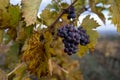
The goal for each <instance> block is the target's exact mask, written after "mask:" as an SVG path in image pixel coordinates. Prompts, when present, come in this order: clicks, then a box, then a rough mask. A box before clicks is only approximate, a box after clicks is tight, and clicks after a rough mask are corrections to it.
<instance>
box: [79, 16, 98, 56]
mask: <svg viewBox="0 0 120 80" xmlns="http://www.w3.org/2000/svg"><path fill="white" fill-rule="evenodd" d="M81 26H82V27H83V28H84V29H85V30H86V31H87V34H88V35H89V39H90V43H89V44H88V45H86V46H79V51H78V55H80V56H83V55H84V54H85V53H86V52H88V51H89V50H93V49H94V47H95V45H96V43H97V39H98V33H97V31H95V30H92V29H94V28H96V27H98V26H99V25H98V23H97V22H96V21H94V20H93V19H90V16H87V17H86V18H85V19H84V20H83V22H82V24H81Z"/></svg>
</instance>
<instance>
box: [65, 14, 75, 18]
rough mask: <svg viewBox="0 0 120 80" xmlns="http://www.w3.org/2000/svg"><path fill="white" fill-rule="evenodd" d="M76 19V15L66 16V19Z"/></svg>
mask: <svg viewBox="0 0 120 80" xmlns="http://www.w3.org/2000/svg"><path fill="white" fill-rule="evenodd" d="M75 17H76V14H75V13H72V14H68V16H67V19H71V18H72V19H74V18H75Z"/></svg>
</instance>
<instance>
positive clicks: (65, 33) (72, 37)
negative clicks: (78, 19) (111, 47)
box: [57, 24, 90, 55]
mask: <svg viewBox="0 0 120 80" xmlns="http://www.w3.org/2000/svg"><path fill="white" fill-rule="evenodd" d="M57 35H58V36H60V37H61V38H63V40H62V41H63V43H64V47H65V48H64V52H66V53H67V54H68V55H72V54H75V53H76V52H77V50H78V47H77V46H78V44H80V45H82V46H86V45H87V44H88V43H90V40H89V36H88V35H87V34H86V30H84V29H83V28H82V27H79V28H75V27H74V26H73V25H68V24H67V25H65V26H63V27H60V28H58V32H57Z"/></svg>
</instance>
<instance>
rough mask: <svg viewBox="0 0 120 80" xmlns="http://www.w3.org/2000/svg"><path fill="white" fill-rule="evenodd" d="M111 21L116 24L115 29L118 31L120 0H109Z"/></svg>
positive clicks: (119, 28)
mask: <svg viewBox="0 0 120 80" xmlns="http://www.w3.org/2000/svg"><path fill="white" fill-rule="evenodd" d="M110 3H111V7H110V9H111V14H112V21H113V23H114V24H115V25H117V31H118V32H120V0H110Z"/></svg>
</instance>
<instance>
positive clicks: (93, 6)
mask: <svg viewBox="0 0 120 80" xmlns="http://www.w3.org/2000/svg"><path fill="white" fill-rule="evenodd" d="M97 2H98V1H96V0H90V3H89V5H90V7H91V10H92V11H93V12H94V13H96V14H97V15H98V16H99V17H100V19H101V20H102V21H103V22H105V16H104V15H103V13H102V12H101V11H102V10H103V9H104V8H103V7H97V6H96V4H97Z"/></svg>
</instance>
